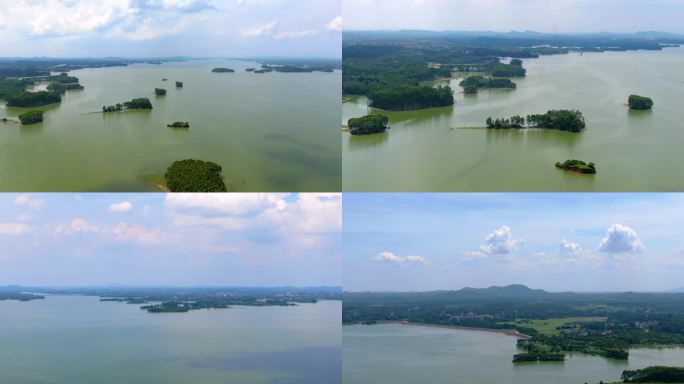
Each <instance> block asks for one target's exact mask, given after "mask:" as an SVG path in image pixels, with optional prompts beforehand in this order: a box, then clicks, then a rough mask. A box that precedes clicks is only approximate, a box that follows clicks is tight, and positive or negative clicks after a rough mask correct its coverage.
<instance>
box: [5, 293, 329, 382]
mask: <svg viewBox="0 0 684 384" xmlns="http://www.w3.org/2000/svg"><path fill="white" fill-rule="evenodd" d="M139 307H140V306H139V305H132V304H125V303H119V302H100V301H99V299H98V298H97V297H87V296H48V297H47V298H46V299H45V300H33V301H30V302H17V301H0V322H1V323H2V327H0V382H2V383H22V384H64V383H69V384H92V383H101V384H120V383H130V384H148V383H171V384H176V383H177V384H187V383H194V384H219V383H220V384H225V383H235V384H241V383H250V384H264V383H270V384H295V383H296V384H299V383H301V384H318V383H332V384H334V383H340V382H341V376H340V370H341V353H342V352H341V345H340V342H341V336H340V333H341V325H340V316H341V308H342V306H341V302H339V301H323V302H319V303H317V304H301V305H297V306H292V307H232V308H230V309H221V310H197V311H191V312H188V313H163V314H150V313H147V312H146V311H143V310H141V309H139Z"/></svg>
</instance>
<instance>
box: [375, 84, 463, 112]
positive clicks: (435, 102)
mask: <svg viewBox="0 0 684 384" xmlns="http://www.w3.org/2000/svg"><path fill="white" fill-rule="evenodd" d="M369 98H370V99H371V104H370V106H371V107H373V108H380V109H385V110H389V111H406V110H413V109H424V108H435V107H446V106H449V105H453V104H454V93H453V91H452V90H451V87H449V86H448V85H447V86H441V85H440V86H438V87H429V86H400V87H392V88H377V89H374V90H372V91H371V92H370V94H369Z"/></svg>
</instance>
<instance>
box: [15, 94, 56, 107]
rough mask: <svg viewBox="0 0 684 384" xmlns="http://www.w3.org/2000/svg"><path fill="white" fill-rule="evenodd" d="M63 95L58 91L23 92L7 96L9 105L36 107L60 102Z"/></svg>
mask: <svg viewBox="0 0 684 384" xmlns="http://www.w3.org/2000/svg"><path fill="white" fill-rule="evenodd" d="M61 101H62V96H60V94H59V93H58V92H48V91H39V92H26V91H24V92H21V93H18V94H15V95H13V96H10V97H8V98H7V106H8V107H18V108H35V107H41V106H44V105H48V104H54V103H59V102H61Z"/></svg>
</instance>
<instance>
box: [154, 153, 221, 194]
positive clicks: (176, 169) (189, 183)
mask: <svg viewBox="0 0 684 384" xmlns="http://www.w3.org/2000/svg"><path fill="white" fill-rule="evenodd" d="M164 181H165V183H166V187H167V188H168V189H169V190H170V191H171V192H226V191H227V189H226V185H225V183H224V182H223V178H222V177H221V166H220V165H218V164H216V163H212V162H211V161H202V160H195V159H187V160H180V161H174V162H173V164H171V166H170V167H169V168H168V169H167V170H166V173H165V174H164Z"/></svg>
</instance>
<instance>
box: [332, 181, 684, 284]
mask: <svg viewBox="0 0 684 384" xmlns="http://www.w3.org/2000/svg"><path fill="white" fill-rule="evenodd" d="M343 234H344V251H343V258H344V289H345V290H351V291H358V290H390V291H406V290H434V289H459V288H462V287H465V286H469V287H477V288H482V287H488V286H491V285H507V284H526V285H528V286H530V287H532V288H543V289H547V290H551V291H561V290H572V291H616V290H671V289H674V288H679V287H684V282H683V281H682V276H684V236H682V234H684V196H681V195H677V194H506V195H501V194H346V193H345V196H344V229H343Z"/></svg>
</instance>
